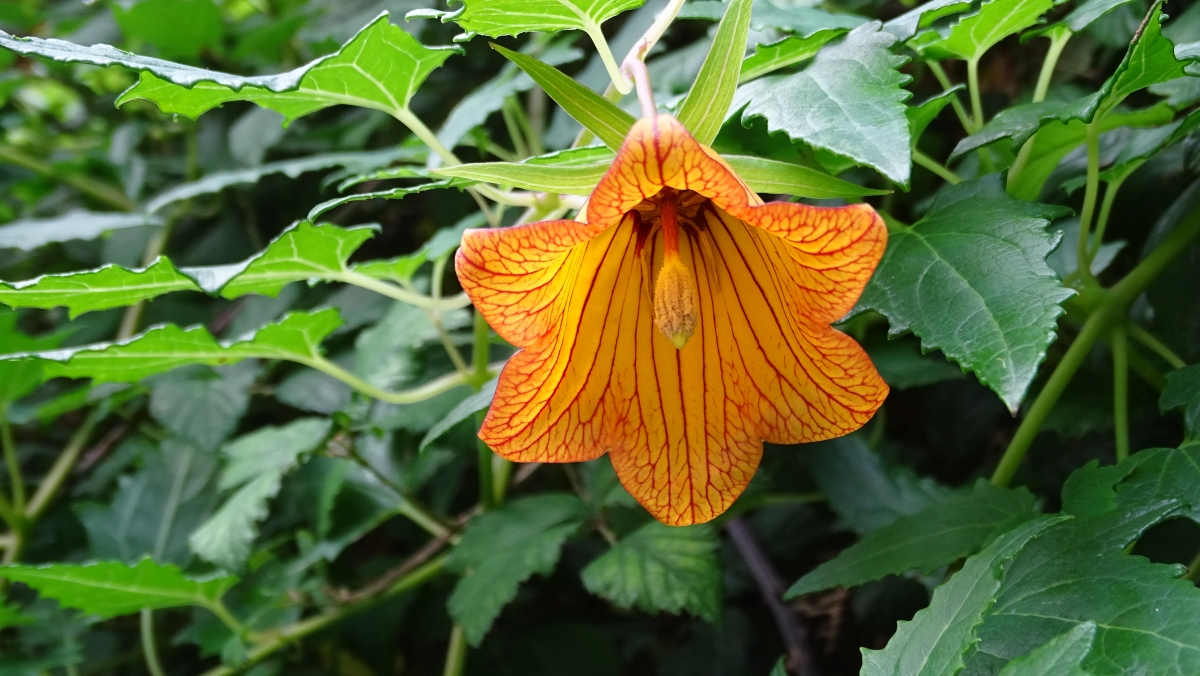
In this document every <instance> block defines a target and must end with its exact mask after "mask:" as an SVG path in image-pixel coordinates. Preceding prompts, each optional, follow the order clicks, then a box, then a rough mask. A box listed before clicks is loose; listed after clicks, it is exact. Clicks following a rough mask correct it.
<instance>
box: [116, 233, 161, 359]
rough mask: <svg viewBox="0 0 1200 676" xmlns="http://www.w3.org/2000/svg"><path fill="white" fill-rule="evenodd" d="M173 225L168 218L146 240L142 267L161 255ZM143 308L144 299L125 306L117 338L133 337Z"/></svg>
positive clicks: (144, 304)
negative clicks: (148, 239)
mask: <svg viewBox="0 0 1200 676" xmlns="http://www.w3.org/2000/svg"><path fill="white" fill-rule="evenodd" d="M174 225H175V219H174V218H170V219H168V220H167V222H166V223H165V224H163V226H162V227H161V228H159V229H158V231H157V232H155V233H154V234H153V235H152V236H151V237H150V241H148V242H146V250H145V251H143V252H142V267H147V266H149V265H150V264H152V263H153V262H154V261H155V259H157V258H158V257H159V256H161V255H162V252H163V250H164V249H165V248H166V247H167V239H168V238H170V236H171V230H172V228H173V227H174ZM145 310H146V301H144V300H139V301H138V302H136V303H134V304H133V305H130V306H129V307H127V308H125V314H124V316H123V317H121V326H120V328H119V329H117V340H127V339H129V338H131V337H133V334H135V333H137V328H138V324H139V323H140V322H141V321H142V313H143V312H144V311H145Z"/></svg>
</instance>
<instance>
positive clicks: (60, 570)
mask: <svg viewBox="0 0 1200 676" xmlns="http://www.w3.org/2000/svg"><path fill="white" fill-rule="evenodd" d="M0 576H3V577H5V578H7V579H9V580H11V581H13V582H23V583H25V584H27V585H29V586H30V587H33V588H34V589H36V590H37V592H38V593H39V594H41V595H42V596H44V597H46V598H52V599H54V600H56V601H58V602H59V603H60V604H61V605H63V606H66V607H68V608H78V609H80V610H82V611H83V612H85V613H87V614H89V615H99V616H100V617H115V616H117V615H128V614H130V613H135V612H137V611H139V610H141V609H142V608H154V609H157V608H177V607H180V606H206V607H207V606H212V605H214V604H215V603H216V602H217V601H219V600H220V598H221V595H222V594H224V593H225V592H226V591H228V590H229V588H230V587H232V586H233V585H234V584H236V583H237V581H238V579H237V578H236V577H220V578H216V579H212V580H207V581H200V580H194V579H190V578H187V577H185V576H184V575H183V572H182V571H180V570H179V569H178V568H176V567H175V566H172V565H169V564H167V565H164V564H159V563H155V562H154V561H152V560H150V559H142V560H141V561H139V562H138V563H137V565H133V566H131V565H128V564H125V563H120V562H116V561H102V562H98V563H87V564H83V565H72V564H66V563H57V564H51V565H45V566H21V565H7V566H2V567H0Z"/></svg>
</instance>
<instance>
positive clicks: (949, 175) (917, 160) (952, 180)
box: [912, 148, 962, 185]
mask: <svg viewBox="0 0 1200 676" xmlns="http://www.w3.org/2000/svg"><path fill="white" fill-rule="evenodd" d="M912 159H913V164H916V165H918V166H921V167H925V168H926V169H928V170H929V171H932V172H933V173H935V174H937V175H938V176H939V177H940V178H941V179H942V180H944V181H946V182H947V183H949V184H951V185H957V184H959V183H962V179H961V178H959V177H958V174H955V173H954V172H953V171H950V170H949V169H947V168H946V167H945V166H944V165H942V163H941V162H938V161H937V160H935V159H933V158H932V157H929V156H928V155H926V154H925V153H923V152H921V151H919V150H917V149H916V148H913V151H912Z"/></svg>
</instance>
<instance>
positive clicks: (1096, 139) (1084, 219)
mask: <svg viewBox="0 0 1200 676" xmlns="http://www.w3.org/2000/svg"><path fill="white" fill-rule="evenodd" d="M1087 158H1088V161H1087V190H1086V191H1085V192H1084V194H1083V209H1082V210H1081V211H1080V214H1079V241H1078V242H1076V245H1075V251H1076V257H1077V260H1078V261H1079V276H1080V278H1081V279H1083V281H1084V283H1085V284H1088V283H1091V284H1095V282H1096V278H1095V276H1093V275H1092V269H1091V266H1089V265H1087V261H1088V246H1089V244H1090V243H1091V240H1090V236H1091V232H1092V215H1093V214H1094V213H1095V211H1096V196H1097V193H1098V192H1099V191H1100V120H1099V119H1096V120H1093V121H1092V123H1091V124H1089V125H1088V126H1087Z"/></svg>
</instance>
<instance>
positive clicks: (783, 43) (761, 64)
mask: <svg viewBox="0 0 1200 676" xmlns="http://www.w3.org/2000/svg"><path fill="white" fill-rule="evenodd" d="M847 30H849V29H846V28H826V29H823V30H819V31H817V32H816V33H813V34H812V35H809V36H807V37H799V36H796V35H790V36H788V37H786V38H784V39H782V40H779V41H778V42H772V43H768V44H759V45H755V47H754V53H753V54H751V55H750V56H747V57H746V58H745V59H744V60H743V61H742V70H741V73H740V74H739V76H738V81H739V82H749V81H750V80H753V79H755V78H758V77H762V76H763V75H766V74H768V73H773V72H775V71H777V70H780V69H781V68H787V67H788V66H794V65H796V64H797V63H800V62H802V61H807V60H809V59H811V58H813V57H814V56H816V55H817V52H819V51H821V47H823V46H825V43H827V42H829V41H830V40H832V39H834V38H836V37H840V36H842V35H845V34H846V31H847Z"/></svg>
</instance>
